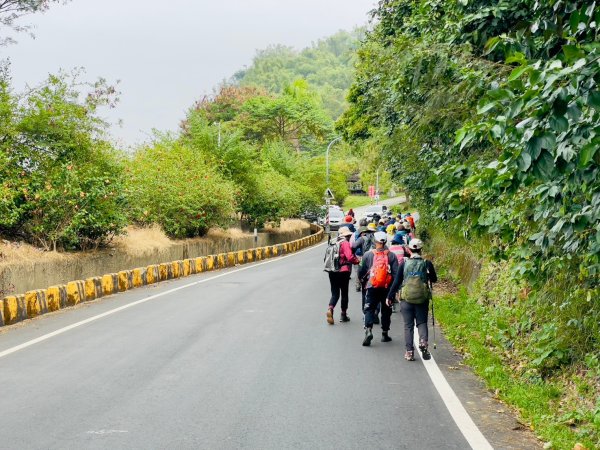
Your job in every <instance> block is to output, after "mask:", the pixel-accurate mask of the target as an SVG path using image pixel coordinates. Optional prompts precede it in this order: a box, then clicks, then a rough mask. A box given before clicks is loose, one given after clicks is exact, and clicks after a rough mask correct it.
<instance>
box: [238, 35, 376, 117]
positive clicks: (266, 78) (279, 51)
mask: <svg viewBox="0 0 600 450" xmlns="http://www.w3.org/2000/svg"><path fill="white" fill-rule="evenodd" d="M364 33H365V30H364V29H362V28H357V29H355V30H354V31H352V32H347V31H339V32H338V33H336V34H334V35H332V36H329V37H327V38H325V39H321V40H319V41H317V42H315V43H313V44H312V45H311V46H309V47H307V48H304V49H302V50H300V51H297V50H294V49H293V48H291V47H286V46H283V45H274V46H271V47H269V48H267V49H264V50H259V51H258V52H257V54H256V56H255V57H254V60H253V61H252V64H251V65H250V67H247V68H245V69H243V70H240V71H238V72H237V73H236V74H234V76H233V77H232V83H233V84H234V85H237V86H255V87H261V88H264V89H265V90H266V91H267V92H271V93H275V94H278V93H281V92H283V91H284V90H285V88H286V86H288V85H290V84H291V83H293V82H294V81H295V80H297V79H304V80H306V81H307V82H308V83H309V84H310V85H311V86H312V87H313V88H314V90H315V91H316V92H317V93H318V95H319V96H320V97H321V99H322V101H323V106H324V108H325V110H326V111H327V113H328V114H329V116H330V117H331V118H333V119H337V118H338V117H339V116H340V115H341V114H342V112H343V111H344V109H345V108H346V107H347V104H346V94H347V92H348V89H349V88H350V85H351V84H352V80H353V78H354V64H355V62H356V49H357V47H358V45H359V42H360V39H361V38H362V37H364Z"/></svg>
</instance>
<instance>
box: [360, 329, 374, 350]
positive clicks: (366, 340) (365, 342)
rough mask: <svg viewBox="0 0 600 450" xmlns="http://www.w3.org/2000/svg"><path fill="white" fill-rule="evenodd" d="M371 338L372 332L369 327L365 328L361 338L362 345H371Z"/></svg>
mask: <svg viewBox="0 0 600 450" xmlns="http://www.w3.org/2000/svg"><path fill="white" fill-rule="evenodd" d="M372 340H373V332H372V331H371V329H370V328H367V329H365V338H364V339H363V343H362V345H363V347H368V346H369V345H371V341H372Z"/></svg>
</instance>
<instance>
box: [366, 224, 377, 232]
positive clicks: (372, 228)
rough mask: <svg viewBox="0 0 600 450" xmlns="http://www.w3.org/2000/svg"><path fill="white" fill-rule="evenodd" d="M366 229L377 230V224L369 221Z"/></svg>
mask: <svg viewBox="0 0 600 450" xmlns="http://www.w3.org/2000/svg"><path fill="white" fill-rule="evenodd" d="M367 231H377V225H375V224H374V223H370V224H368V225H367Z"/></svg>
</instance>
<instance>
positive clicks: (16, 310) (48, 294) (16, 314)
mask: <svg viewBox="0 0 600 450" xmlns="http://www.w3.org/2000/svg"><path fill="white" fill-rule="evenodd" d="M314 227H315V226H314V225H311V231H315V228H314ZM316 228H318V231H316V233H314V234H311V235H310V236H306V237H303V238H300V239H296V240H295V241H291V242H286V243H284V244H278V245H273V246H269V247H259V248H252V249H249V250H239V251H236V252H228V253H219V254H218V255H209V256H200V257H197V258H189V259H184V260H179V261H172V262H168V263H161V264H152V265H149V266H148V267H138V268H136V269H133V270H123V271H120V272H118V273H108V274H105V275H102V276H100V277H91V278H87V279H85V280H76V281H70V282H68V283H67V284H62V285H58V286H50V287H49V288H47V289H37V290H35V291H27V292H26V293H25V294H21V295H10V296H8V297H4V298H3V299H2V301H0V327H1V326H4V325H12V324H14V323H17V322H20V321H22V320H26V319H32V318H34V317H36V316H39V315H40V314H45V313H47V312H52V311H57V310H59V309H63V308H68V307H70V306H75V305H77V304H78V303H83V302H86V301H90V300H95V299H97V298H100V297H104V296H107V295H111V294H116V293H118V292H124V291H127V290H130V289H134V288H137V287H141V286H146V285H149V284H154V283H159V282H161V281H166V280H172V279H176V278H182V277H187V276H189V275H194V274H197V273H202V272H208V271H211V270H217V269H223V268H226V267H234V266H237V265H240V264H245V263H250V262H254V261H261V260H263V259H267V258H273V257H276V256H280V255H286V254H289V253H294V252H296V251H298V250H301V249H303V248H306V247H310V246H312V245H315V244H318V243H319V242H321V241H322V240H323V236H324V232H323V229H322V228H321V227H316Z"/></svg>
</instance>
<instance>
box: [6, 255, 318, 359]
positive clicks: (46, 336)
mask: <svg viewBox="0 0 600 450" xmlns="http://www.w3.org/2000/svg"><path fill="white" fill-rule="evenodd" d="M321 245H323V244H322V243H321V244H317V245H314V246H312V247H309V248H307V249H304V250H300V251H298V252H296V253H292V254H291V255H284V256H279V257H275V258H273V259H270V260H268V261H264V262H260V263H256V264H250V265H248V266H246V267H240V268H239V269H235V270H231V271H228V272H224V273H221V274H219V275H215V276H214V277H210V278H204V279H202V280H198V281H194V282H193V283H188V284H185V285H183V286H179V287H176V288H173V289H169V290H168V291H165V292H161V293H159V294H155V295H151V296H150V297H146V298H143V299H141V300H137V301H135V302H132V303H128V304H127V305H123V306H119V307H118V308H115V309H111V310H110V311H106V312H104V313H102V314H98V315H96V316H92V317H89V318H88V319H85V320H81V321H79V322H76V323H73V324H71V325H67V326H66V327H63V328H59V329H58V330H56V331H52V332H51V333H47V334H44V335H42V336H40V337H37V338H35V339H31V340H30V341H27V342H24V343H22V344H19V345H16V346H14V347H11V348H9V349H7V350H4V351H2V352H0V358H4V357H5V356H8V355H10V354H12V353H16V352H18V351H19V350H23V349H26V348H27V347H31V346H32V345H35V344H39V343H40V342H44V341H46V340H48V339H50V338H53V337H54V336H58V335H59V334H63V333H66V332H67V331H70V330H73V329H74V328H78V327H80V326H82V325H86V324H88V323H90V322H94V321H96V320H98V319H102V318H103V317H106V316H110V315H112V314H115V313H118V312H120V311H123V310H125V309H128V308H132V307H134V306H137V305H140V304H142V303H146V302H149V301H150V300H154V299H156V298H158V297H163V296H165V295H169V294H172V293H173V292H177V291H180V290H182V289H187V288H189V287H192V286H196V285H198V284H202V283H206V282H208V281H212V280H216V279H217V278H221V277H225V276H227V275H231V274H234V273H238V272H241V271H243V270H248V269H252V268H254V267H259V266H263V265H265V264H271V263H273V262H277V261H281V260H283V259H286V258H290V257H292V256H296V255H299V254H301V253H304V252H307V251H310V250H314V249H315V248H317V247H320V246H321Z"/></svg>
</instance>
